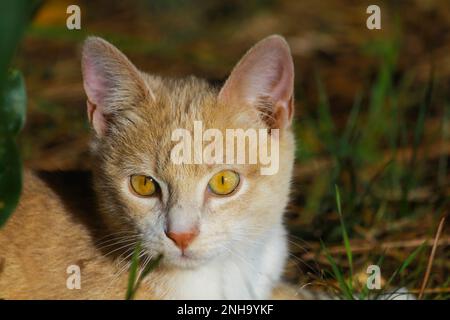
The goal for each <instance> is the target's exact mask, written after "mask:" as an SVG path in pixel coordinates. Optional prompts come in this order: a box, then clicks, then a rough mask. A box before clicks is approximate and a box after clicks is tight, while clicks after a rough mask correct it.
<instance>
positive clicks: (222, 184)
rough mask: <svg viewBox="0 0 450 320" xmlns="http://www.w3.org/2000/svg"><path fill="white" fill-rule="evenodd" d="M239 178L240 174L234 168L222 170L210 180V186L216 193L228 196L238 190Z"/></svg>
mask: <svg viewBox="0 0 450 320" xmlns="http://www.w3.org/2000/svg"><path fill="white" fill-rule="evenodd" d="M239 179H240V178H239V174H237V173H236V172H234V171H232V170H224V171H220V172H219V173H216V174H215V175H214V176H213V177H212V178H211V179H210V180H209V182H208V188H209V190H210V191H211V192H212V193H214V194H216V195H219V196H226V195H229V194H230V193H232V192H233V191H234V190H236V188H237V186H238V185H239Z"/></svg>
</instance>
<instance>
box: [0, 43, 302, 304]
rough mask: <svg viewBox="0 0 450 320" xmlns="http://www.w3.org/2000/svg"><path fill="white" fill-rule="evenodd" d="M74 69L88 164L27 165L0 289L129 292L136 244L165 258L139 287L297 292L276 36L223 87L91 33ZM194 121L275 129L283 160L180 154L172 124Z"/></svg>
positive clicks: (166, 294)
mask: <svg viewBox="0 0 450 320" xmlns="http://www.w3.org/2000/svg"><path fill="white" fill-rule="evenodd" d="M82 74H83V85H84V89H85V92H86V95H87V114H88V119H89V122H90V124H91V127H92V133H93V138H92V142H91V154H92V159H91V160H90V161H92V168H93V169H92V175H91V174H88V173H77V172H60V173H37V172H32V171H30V170H25V173H24V189H23V194H22V196H21V200H20V203H19V205H18V208H17V210H16V211H15V212H14V214H13V215H12V216H11V218H10V219H9V221H8V222H7V224H6V225H5V226H4V227H3V228H2V229H0V298H5V299H22V298H24V299H123V298H124V297H125V292H126V290H127V281H128V267H129V265H130V258H131V256H132V255H133V252H135V248H136V246H137V245H138V244H139V246H140V248H141V251H139V254H140V257H141V261H142V265H141V266H140V269H139V270H141V271H142V269H143V268H144V266H145V265H146V264H147V263H148V262H149V261H150V260H151V259H155V258H157V257H159V256H161V260H160V263H159V265H158V266H157V267H156V268H155V269H154V270H153V271H152V272H150V273H149V274H148V275H147V276H146V277H145V278H144V280H143V281H142V283H141V285H140V287H139V290H138V291H137V293H136V296H135V298H137V299H269V298H280V297H286V296H287V295H286V294H285V293H286V292H287V293H288V294H289V295H292V296H294V294H293V292H294V291H295V290H294V291H292V290H291V289H290V288H288V287H286V286H284V285H283V284H282V281H281V276H282V273H283V269H284V266H285V262H286V259H287V255H288V250H287V238H286V237H287V236H286V229H285V226H284V224H283V212H284V210H285V207H286V205H287V202H288V199H289V192H290V183H291V178H292V169H293V163H294V149H295V141H294V134H293V131H292V126H291V124H292V119H293V114H294V65H293V60H292V56H291V54H290V49H289V46H288V44H287V42H286V41H285V40H284V38H283V37H281V36H278V35H272V36H269V37H267V38H265V39H263V40H261V41H260V42H258V43H257V44H256V45H254V46H253V47H252V48H251V49H250V50H249V51H248V52H247V53H246V54H245V55H244V56H243V58H242V59H241V60H240V61H239V63H238V64H237V65H236V66H235V67H234V69H233V70H232V72H231V74H230V76H229V77H228V79H227V80H226V81H225V83H224V84H223V86H221V87H215V86H212V85H210V84H209V83H208V82H206V81H205V80H202V79H199V78H196V77H193V76H191V77H188V78H183V79H166V78H163V77H159V76H155V75H150V74H147V73H144V72H141V71H139V70H138V69H137V68H136V67H135V66H134V65H133V64H132V63H131V62H130V60H129V59H128V58H127V57H126V56H125V55H124V54H123V53H122V52H120V51H119V50H118V49H117V48H116V47H114V46H113V45H112V44H110V43H108V42H107V41H105V40H103V39H101V38H98V37H89V38H87V39H86V40H85V43H84V46H83V50H82ZM194 121H202V123H203V125H204V126H205V128H215V129H219V130H222V131H224V130H225V129H227V128H241V129H245V130H246V129H268V130H269V132H271V131H270V130H273V132H275V130H277V132H278V133H279V134H278V142H279V169H278V172H277V173H276V174H273V175H261V174H260V170H259V169H260V167H261V164H260V163H256V164H233V165H228V164H220V165H219V164H213V165H211V164H174V163H173V162H171V159H170V152H171V149H172V148H173V145H174V142H173V141H172V139H171V133H172V132H173V131H174V130H176V129H178V128H183V129H187V130H192V126H193V123H194ZM87 161H88V160H87ZM78 267H79V271H80V273H79V280H80V281H79V287H78V288H72V287H73V285H72V287H71V285H70V284H71V281H72V280H73V279H74V278H73V276H74V274H72V271H71V270H77V268H78ZM71 268H75V269H71ZM75 275H76V274H75ZM72 284H73V283H72Z"/></svg>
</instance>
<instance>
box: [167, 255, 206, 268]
mask: <svg viewBox="0 0 450 320" xmlns="http://www.w3.org/2000/svg"><path fill="white" fill-rule="evenodd" d="M164 260H165V263H166V264H168V265H170V266H171V267H175V268H182V269H193V268H196V267H199V266H201V265H203V264H205V263H206V262H207V261H208V259H206V258H204V257H201V256H199V255H197V254H195V253H192V252H181V251H180V252H178V253H171V254H166V255H164Z"/></svg>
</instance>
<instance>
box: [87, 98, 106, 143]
mask: <svg viewBox="0 0 450 320" xmlns="http://www.w3.org/2000/svg"><path fill="white" fill-rule="evenodd" d="M86 104H87V114H88V119H89V122H90V123H91V125H92V126H93V127H94V130H95V132H97V134H99V135H104V134H105V132H106V119H105V117H104V115H103V113H101V112H100V111H99V108H98V107H97V105H96V104H93V103H92V102H90V101H89V100H87V101H86Z"/></svg>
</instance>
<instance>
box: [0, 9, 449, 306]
mask: <svg viewBox="0 0 450 320" xmlns="http://www.w3.org/2000/svg"><path fill="white" fill-rule="evenodd" d="M71 4H77V5H78V6H79V7H80V8H81V30H68V29H67V27H66V19H67V17H68V16H69V14H67V13H66V9H67V7H68V6H69V5H71ZM371 4H377V5H379V6H380V8H381V27H382V29H381V30H369V29H367V27H366V20H367V18H368V17H369V14H367V13H366V9H367V7H368V6H369V5H371ZM32 16H33V18H32V21H31V23H30V24H29V26H28V27H27V29H26V30H25V32H24V36H23V38H22V42H21V44H20V45H19V47H18V49H17V51H16V55H15V57H14V59H13V62H12V66H13V67H14V68H16V69H19V70H21V72H22V74H23V77H24V79H25V84H26V91H27V95H28V104H27V108H28V109H27V121H26V124H25V127H24V129H23V130H22V133H21V134H20V136H19V138H18V145H19V149H20V153H21V155H22V159H23V161H24V165H25V166H27V167H30V168H34V169H41V170H75V169H76V170H79V169H82V170H85V169H89V166H90V163H89V160H88V148H87V146H88V141H89V134H90V131H89V126H88V123H87V121H86V114H85V108H86V107H85V95H84V92H83V88H82V80H81V72H80V48H81V44H82V41H83V39H85V38H86V36H88V35H98V36H102V37H104V38H106V39H107V40H109V41H110V42H112V43H113V44H115V45H116V46H117V47H118V48H120V49H121V50H122V51H123V52H125V53H126V54H127V55H128V56H129V57H130V59H131V60H132V61H133V62H134V63H135V64H136V65H137V66H138V67H139V68H141V69H142V70H144V71H147V72H149V73H155V74H159V75H163V76H176V77H182V76H187V75H190V74H195V75H197V76H199V77H204V78H207V79H209V80H211V81H221V80H224V79H225V78H226V76H227V74H228V73H229V72H230V70H231V68H232V67H233V65H234V64H235V63H236V62H237V61H238V60H239V58H240V57H241V56H242V55H243V54H244V53H245V51H246V50H247V49H248V48H250V47H251V46H252V45H253V44H254V43H255V42H257V41H258V40H260V39H262V38H263V37H265V36H267V35H270V34H274V33H278V34H281V35H283V36H285V37H286V39H287V41H288V42H289V44H290V46H291V49H292V55H293V58H294V63H295V69H296V84H295V86H296V114H295V123H294V128H295V131H296V136H297V152H296V155H297V159H296V166H295V178H294V182H293V188H292V201H291V203H290V205H289V208H288V213H287V216H286V224H287V225H288V227H289V230H290V233H291V236H290V244H291V253H292V254H291V259H290V262H289V264H288V268H287V272H286V278H287V279H288V280H289V281H291V282H292V283H296V284H298V285H300V286H302V285H308V286H311V287H312V288H323V287H324V286H325V287H326V288H328V289H331V290H334V292H336V293H337V294H339V295H341V296H343V297H348V295H349V291H350V292H355V293H358V294H363V295H364V294H367V293H364V289H363V287H364V284H365V279H366V278H367V273H366V268H367V266H368V265H370V264H378V265H380V267H381V274H382V278H383V284H384V285H385V286H384V287H385V288H388V289H389V288H394V287H399V286H404V287H406V288H408V290H409V291H410V292H413V293H415V294H419V292H420V289H421V286H422V284H423V280H424V277H425V274H426V273H427V265H429V264H430V263H431V269H430V271H429V272H428V274H429V281H428V283H427V286H426V289H425V290H424V291H423V293H424V294H425V298H436V299H448V298H449V297H450V250H449V248H450V228H449V227H448V225H449V223H447V226H444V228H443V231H442V233H441V234H440V237H439V239H437V240H436V241H434V239H435V235H436V230H437V226H438V223H439V222H440V221H441V218H442V217H444V216H445V215H448V212H449V208H450V205H449V199H450V169H449V164H450V163H449V153H450V3H449V2H448V0H410V1H406V0H405V1H402V0H398V1H359V0H358V1H357V0H328V1H314V0H302V1H293V0H292V1H289V0H278V1H276V0H249V1H237V0H228V1H218V0H212V1H207V2H206V1H198V0H188V1H181V0H167V1H163V0H153V1H152V0H135V1H126V2H125V1H110V0H108V1H95V2H94V1H87V0H86V1H75V0H70V1H66V0H58V1H51V0H49V1H42V2H40V3H39V2H38V4H37V5H36V8H35V10H34V11H33V15H32ZM2 32H5V30H2ZM336 186H338V190H339V192H337V188H336ZM337 202H340V203H341V207H342V208H341V211H340V212H339V210H338V205H337ZM347 240H348V241H347ZM321 241H322V242H323V243H321ZM434 242H436V246H435V247H436V254H435V256H434V258H433V259H430V252H431V248H432V245H433V243H434ZM349 248H351V254H350V250H349Z"/></svg>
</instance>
